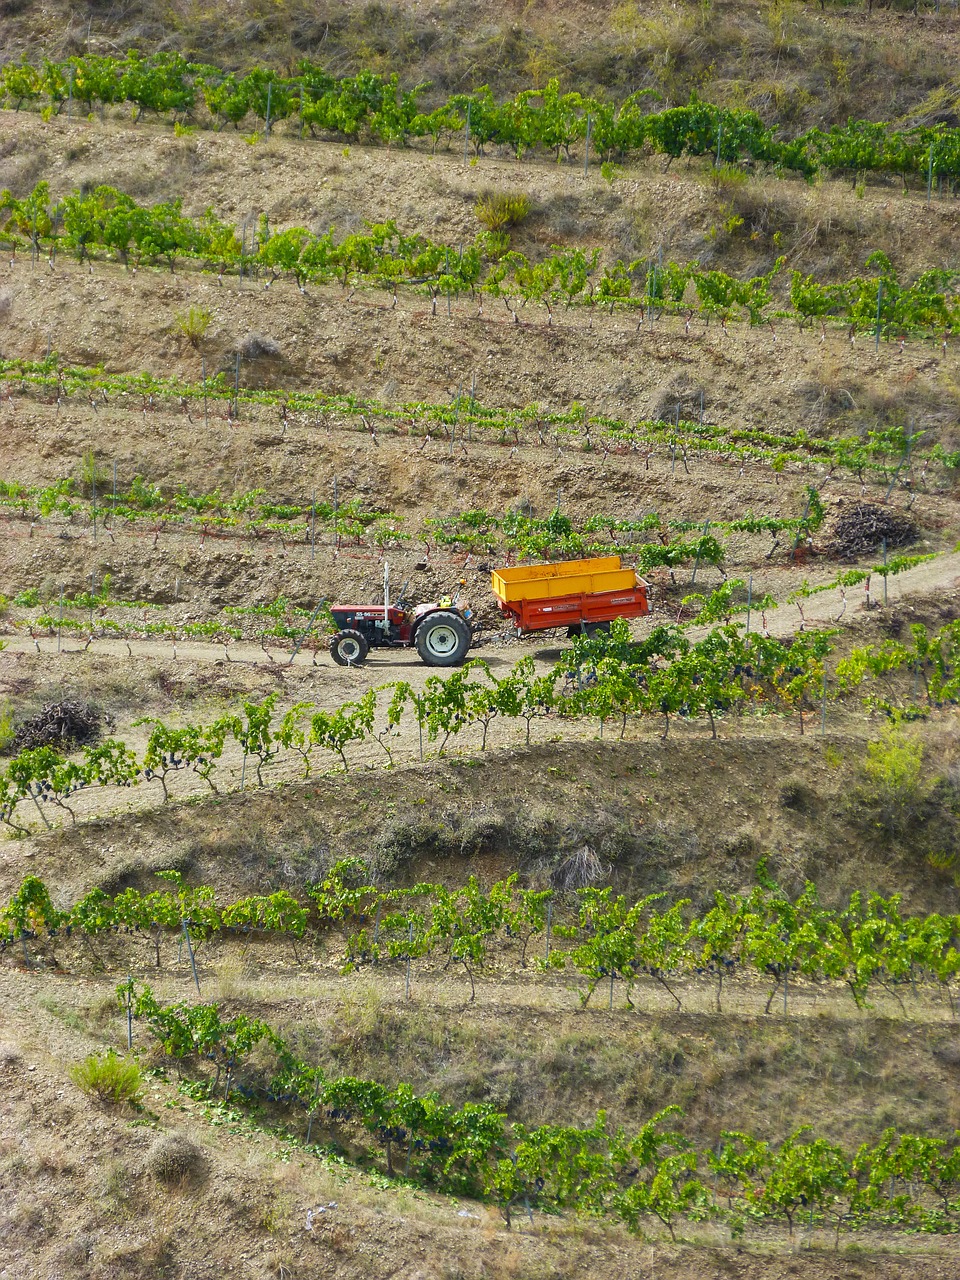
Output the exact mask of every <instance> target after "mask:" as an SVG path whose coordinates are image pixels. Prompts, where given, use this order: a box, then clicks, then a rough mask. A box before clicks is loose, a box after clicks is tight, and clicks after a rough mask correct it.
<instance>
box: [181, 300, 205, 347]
mask: <svg viewBox="0 0 960 1280" xmlns="http://www.w3.org/2000/svg"><path fill="white" fill-rule="evenodd" d="M212 323H213V315H212V314H211V312H209V311H207V309H206V308H205V307H190V308H189V309H188V310H187V311H178V312H177V313H176V315H175V316H174V317H173V324H174V328H175V329H176V331H177V333H179V334H180V336H181V337H182V338H186V340H187V341H188V342H189V343H190V345H191V347H199V346H200V343H201V342H202V341H203V339H204V338H205V337H206V336H207V330H208V329H209V328H210V326H211V324H212Z"/></svg>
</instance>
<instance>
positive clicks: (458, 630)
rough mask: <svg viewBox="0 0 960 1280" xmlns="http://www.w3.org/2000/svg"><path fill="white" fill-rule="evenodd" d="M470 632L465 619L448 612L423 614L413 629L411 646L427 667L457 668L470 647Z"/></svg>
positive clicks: (444, 610) (445, 610)
mask: <svg viewBox="0 0 960 1280" xmlns="http://www.w3.org/2000/svg"><path fill="white" fill-rule="evenodd" d="M472 639H473V632H472V631H471V630H470V624H469V623H468V622H467V620H466V618H464V617H462V616H461V615H460V614H459V613H456V612H454V611H453V610H451V609H438V610H437V611H436V613H430V614H427V616H426V618H424V620H423V622H421V623H420V625H419V627H417V635H416V639H415V640H414V644H415V645H416V646H417V653H419V655H420V659H421V661H422V662H425V663H426V664H427V666H428V667H458V666H459V665H460V663H461V662H463V660H464V658H465V657H466V656H467V652H468V650H469V648H470V642H471V640H472Z"/></svg>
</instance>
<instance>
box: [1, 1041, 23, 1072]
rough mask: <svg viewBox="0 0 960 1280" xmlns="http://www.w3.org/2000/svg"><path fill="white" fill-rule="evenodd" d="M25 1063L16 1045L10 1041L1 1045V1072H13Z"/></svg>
mask: <svg viewBox="0 0 960 1280" xmlns="http://www.w3.org/2000/svg"><path fill="white" fill-rule="evenodd" d="M22 1061H23V1054H22V1053H21V1052H20V1050H19V1049H18V1048H17V1046H16V1045H15V1044H10V1042H9V1041H6V1040H5V1041H3V1043H0V1071H12V1070H13V1068H14V1067H19V1065H20V1063H21V1062H22Z"/></svg>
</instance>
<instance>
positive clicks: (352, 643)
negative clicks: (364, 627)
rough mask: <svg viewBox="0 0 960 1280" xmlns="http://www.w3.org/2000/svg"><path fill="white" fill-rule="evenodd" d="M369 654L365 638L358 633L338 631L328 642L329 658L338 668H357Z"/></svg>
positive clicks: (368, 645) (368, 646)
mask: <svg viewBox="0 0 960 1280" xmlns="http://www.w3.org/2000/svg"><path fill="white" fill-rule="evenodd" d="M369 652H370V644H369V642H368V640H367V637H366V636H365V635H363V634H362V633H361V632H359V631H352V630H347V631H338V632H337V634H336V635H335V636H334V637H333V639H332V640H331V641H330V656H331V658H333V660H334V662H335V663H336V664H337V666H338V667H359V666H360V664H361V663H362V662H363V660H364V659H365V658H366V656H367V654H368V653H369Z"/></svg>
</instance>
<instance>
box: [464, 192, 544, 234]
mask: <svg viewBox="0 0 960 1280" xmlns="http://www.w3.org/2000/svg"><path fill="white" fill-rule="evenodd" d="M530 208H531V205H530V198H529V196H526V195H524V194H523V192H522V191H487V192H484V194H483V195H482V196H480V198H479V199H478V200H477V203H476V204H475V205H474V206H473V212H474V213H475V214H476V215H477V220H478V221H479V223H480V225H481V226H482V227H485V228H486V229H487V231H505V230H506V229H507V228H508V227H517V226H519V225H520V223H521V222H523V221H524V219H526V218H527V217H529V214H530Z"/></svg>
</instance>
